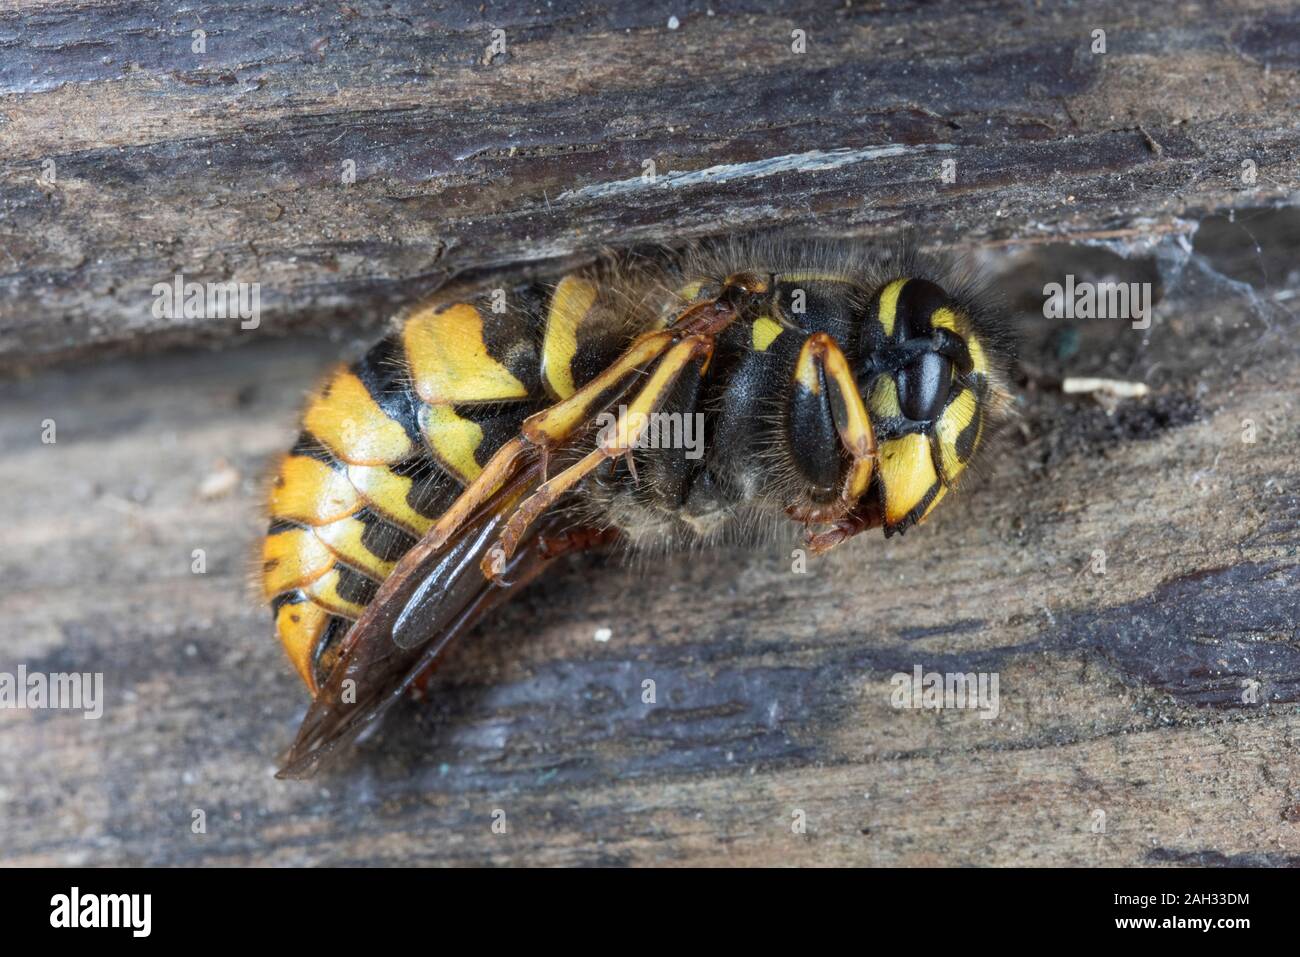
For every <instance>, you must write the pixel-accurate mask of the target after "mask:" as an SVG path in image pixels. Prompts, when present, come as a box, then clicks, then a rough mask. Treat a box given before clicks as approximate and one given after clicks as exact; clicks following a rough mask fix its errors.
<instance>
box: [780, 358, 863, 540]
mask: <svg viewBox="0 0 1300 957" xmlns="http://www.w3.org/2000/svg"><path fill="white" fill-rule="evenodd" d="M790 423H791V426H792V429H795V430H797V431H796V432H795V434H794V435H793V436H792V438H793V439H794V440H795V441H798V440H799V439H800V438H802V439H803V444H805V445H808V446H809V449H808V454H806V455H805V456H804V459H805V461H807V462H809V463H810V464H809V465H807V466H806V468H807V469H808V471H809V473H810V474H809V475H808V477H809V478H810V480H812V481H813V482H814V483H815V484H826V485H829V484H831V482H828V481H827V479H828V478H832V477H833V479H832V481H833V480H835V479H838V467H839V450H838V449H835V448H834V446H833V445H832V444H831V443H830V442H828V441H827V439H828V438H829V436H830V434H831V433H832V432H833V433H835V434H837V435H838V436H839V443H840V445H842V446H843V447H844V449H845V451H847V452H848V454H849V458H850V460H851V464H850V466H849V470H848V473H847V474H846V475H845V476H844V479H843V482H842V484H841V485H840V494H839V499H838V500H837V501H836V502H833V503H827V504H825V505H802V504H800V505H792V506H790V507H789V508H788V509H786V512H787V514H789V515H790V516H791V517H792V518H794V519H795V520H796V521H799V522H803V523H804V524H824V523H833V524H834V526H835V528H834V529H833V530H832V532H833V533H822V534H820V535H814V534H812V533H811V532H809V533H808V535H807V537H806V542H807V544H808V545H809V546H810V547H813V549H814V551H816V552H820V551H827V550H828V549H830V548H833V547H834V546H835V545H837V544H839V542H841V541H844V540H845V539H846V538H850V537H852V536H853V535H855V534H857V533H858V532H859V531H861V530H862V529H863V528H867V527H870V526H869V525H868V524H864V523H865V522H868V521H869V518H866V517H864V513H863V512H862V511H861V510H859V508H858V505H859V500H860V499H861V498H862V496H863V495H864V494H866V491H867V489H868V487H869V486H870V485H871V475H872V472H873V471H874V468H875V463H876V456H877V448H876V433H875V430H874V429H873V428H872V426H871V418H870V417H869V416H868V415H867V407H866V403H865V402H863V401H862V393H861V392H859V391H858V385H857V382H856V381H854V378H853V370H852V369H850V368H849V363H848V360H847V359H846V358H845V356H844V353H843V351H841V349H840V347H839V346H838V345H837V344H836V342H835V340H834V339H833V338H831V337H830V336H829V335H827V334H826V333H824V332H817V333H814V334H813V335H811V336H809V337H808V338H807V339H806V340H805V341H804V344H803V348H802V349H800V350H799V359H798V362H797V363H796V365H795V385H794V389H793V391H792V394H791V399H790ZM814 445H815V446H816V447H815V448H813V446H814ZM830 450H833V456H832V455H831V454H829V453H830ZM818 479H820V482H818ZM814 543H816V544H814Z"/></svg>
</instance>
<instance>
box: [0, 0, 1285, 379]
mask: <svg viewBox="0 0 1300 957" xmlns="http://www.w3.org/2000/svg"><path fill="white" fill-rule="evenodd" d="M713 6H716V9H711V8H712V7H713ZM670 12H671V14H672V15H673V16H674V17H676V19H677V27H676V29H672V28H670V24H669V13H670ZM196 29H203V30H205V31H206V35H205V40H204V42H205V47H204V51H203V52H202V53H195V52H193V47H194V44H195V38H194V36H193V31H194V30H196ZM497 29H500V30H503V31H504V38H505V43H506V50H505V52H504V53H497V54H492V55H489V54H488V48H489V46H490V44H491V43H492V37H493V31H494V30H497ZM795 30H802V31H803V32H804V35H805V38H806V42H807V47H806V52H804V53H802V54H796V53H794V52H793V50H792V43H793V42H794V40H793V38H792V33H793V31H795ZM1095 30H1104V31H1105V34H1106V52H1105V53H1094V52H1092V44H1093V42H1094V41H1093V31H1095ZM1298 66H1300V10H1298V9H1297V8H1296V5H1295V4H1294V3H1292V2H1290V0H1233V2H1216V3H1209V4H1196V3H1153V4H1133V3H1131V2H1129V0H1101V2H1084V3H1071V4H1068V5H1066V4H1060V5H1057V4H1051V3H1045V4H1025V3H1023V2H1020V0H1014V2H1012V0H1008V2H1000V3H999V2H982V3H974V4H972V3H951V4H915V3H890V4H879V3H854V4H847V3H846V4H831V3H815V2H806V0H805V2H773V0H753V2H729V3H725V4H724V3H719V4H716V5H713V4H709V3H706V2H703V0H699V2H681V3H675V4H673V5H672V9H671V11H665V10H663V9H660V8H659V7H658V5H654V4H643V3H639V2H634V0H612V2H604V3H601V2H578V3H569V2H557V3H546V4H539V3H536V2H534V0H512V2H506V3H492V4H490V5H479V4H459V3H432V4H430V3H425V2H417V0H396V2H386V3H382V4H381V3H374V2H365V0H349V2H347V3H324V2H306V3H295V4H291V5H285V4H282V3H274V2H267V0H250V2H247V3H241V4H229V3H226V2H223V0H198V2H195V3H189V4H186V5H185V6H184V8H183V9H182V8H177V7H175V6H174V5H171V4H164V3H155V2H143V3H130V4H121V3H116V2H106V0H81V2H39V3H33V2H28V0H19V2H14V0H0V363H2V364H4V365H9V366H13V365H30V364H33V363H40V362H43V361H49V360H51V359H55V358H60V357H67V356H70V355H77V354H83V353H86V352H89V351H92V350H95V349H98V350H100V352H101V353H102V350H103V349H104V348H105V347H108V346H112V347H115V348H118V349H127V348H130V349H136V350H140V349H156V348H158V347H160V346H162V345H166V344H168V343H177V342H193V341H195V340H204V341H217V340H230V339H235V340H239V339H242V338H248V336H247V333H243V332H241V331H240V329H239V328H238V323H237V322H232V321H228V320H226V321H223V320H212V319H198V320H196V319H189V320H184V319H179V320H167V319H159V318H155V317H154V315H153V314H152V312H151V307H152V305H153V298H152V296H151V289H152V287H153V285H154V283H157V282H160V281H161V282H170V281H172V279H173V277H174V276H175V275H177V274H181V275H183V277H184V278H185V280H187V281H196V282H208V281H235V282H248V283H253V282H256V283H260V284H261V303H262V310H263V312H262V317H261V319H262V323H263V327H262V332H263V333H265V332H271V333H281V334H285V333H289V332H292V331H295V330H303V329H306V328H309V327H310V328H314V329H318V330H319V329H329V330H331V331H338V330H344V331H356V330H358V329H363V328H364V329H369V330H373V329H374V328H375V326H376V324H377V323H378V322H379V321H380V320H381V319H382V317H383V316H385V315H386V314H387V313H388V312H389V311H391V309H392V308H393V307H394V306H395V305H396V304H398V303H401V302H405V301H408V300H409V299H410V298H412V297H413V296H415V295H417V294H419V293H421V292H423V291H425V290H427V289H429V288H431V287H433V286H436V285H437V284H439V283H440V282H442V281H443V280H445V279H446V278H447V276H448V275H450V274H454V273H460V272H462V271H464V270H472V269H477V268H486V267H492V266H501V265H504V264H517V263H527V262H535V261H538V260H542V259H547V258H551V257H558V256H569V255H582V254H585V253H589V252H590V251H591V250H593V249H595V248H598V247H600V246H602V245H604V244H613V245H627V244H629V243H636V242H660V241H681V240H684V239H687V238H691V237H695V236H701V235H706V234H712V233H715V232H718V231H720V230H723V229H729V228H730V229H739V228H760V227H762V228H767V227H775V226H792V227H795V228H797V229H800V230H805V229H808V228H809V227H810V226H811V227H815V228H817V229H819V230H822V231H835V232H856V233H866V234H871V235H879V234H881V233H882V232H885V231H897V230H900V229H904V228H907V227H912V228H915V229H916V230H917V231H918V233H919V235H921V236H922V237H923V238H924V239H925V240H926V241H927V242H930V243H937V244H951V243H959V244H966V243H970V242H973V241H982V242H988V243H995V242H999V241H1003V240H1006V239H1008V238H1017V237H1019V238H1037V239H1042V238H1047V237H1075V238H1079V237H1087V236H1091V235H1095V234H1096V233H1098V232H1109V231H1112V230H1125V229H1128V228H1131V227H1132V226H1133V224H1134V222H1139V221H1141V222H1146V221H1149V220H1151V219H1155V220H1157V221H1166V220H1168V219H1169V218H1171V217H1179V216H1184V215H1186V214H1188V212H1189V211H1191V212H1192V213H1193V214H1195V215H1200V214H1202V213H1203V212H1204V211H1207V210H1208V211H1212V210H1215V209H1218V208H1221V207H1224V206H1226V205H1229V204H1237V203H1239V202H1240V201H1242V199H1243V197H1242V196H1241V195H1240V194H1243V193H1249V194H1250V200H1249V201H1251V202H1254V203H1256V204H1262V203H1266V202H1271V201H1274V200H1276V199H1281V198H1285V197H1287V196H1288V195H1290V194H1291V193H1292V192H1293V191H1294V189H1295V183H1296V182H1297V179H1298V178H1300V177H1298V176H1297V171H1298V170H1300V128H1298V127H1297V124H1296V122H1295V117H1296V104H1297V99H1298V96H1300V87H1298V85H1297V73H1296V71H1297V67H1298ZM945 159H952V160H954V161H955V162H956V168H955V173H956V178H955V181H953V182H951V183H947V182H944V181H943V180H942V178H941V173H942V162H943V161H944V160H945ZM1248 160H1249V161H1251V162H1253V163H1254V164H1255V169H1256V171H1257V177H1258V178H1257V181H1256V182H1254V183H1253V184H1249V183H1246V182H1244V181H1243V178H1242V174H1243V169H1242V164H1243V163H1244V162H1246V161H1248ZM348 161H352V162H354V163H355V167H356V182H355V183H352V184H350V185H349V184H345V183H344V182H343V172H344V164H345V163H346V162H348ZM648 161H653V163H654V167H655V171H656V173H657V177H656V179H655V180H654V181H653V182H647V181H644V180H643V179H642V174H643V172H645V165H644V164H645V163H647V162H648Z"/></svg>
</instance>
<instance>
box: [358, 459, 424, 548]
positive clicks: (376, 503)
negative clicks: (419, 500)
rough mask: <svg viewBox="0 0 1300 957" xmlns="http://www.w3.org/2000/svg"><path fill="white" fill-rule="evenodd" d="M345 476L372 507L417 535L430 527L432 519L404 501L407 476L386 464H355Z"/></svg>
mask: <svg viewBox="0 0 1300 957" xmlns="http://www.w3.org/2000/svg"><path fill="white" fill-rule="evenodd" d="M348 479H349V480H350V481H351V482H352V484H353V485H354V486H355V487H356V490H357V491H358V492H360V493H361V494H362V495H363V496H364V497H365V499H366V501H368V502H369V503H370V505H371V507H373V508H374V509H375V511H377V512H379V513H380V514H381V515H383V516H384V518H386V519H388V520H389V521H390V522H392V523H393V524H394V525H400V526H401V527H402V528H404V529H406V530H407V531H408V532H411V533H412V534H414V535H415V537H416V538H422V537H423V536H424V533H425V532H427V531H428V530H429V529H430V528H432V527H433V519H431V518H425V517H424V516H423V515H421V514H420V513H419V512H417V511H416V510H415V509H413V508H411V506H409V505H407V504H406V497H407V496H408V495H409V494H410V493H411V485H412V482H411V480H410V479H409V478H406V477H405V476H403V475H397V474H395V473H394V472H393V471H391V470H390V469H386V468H367V467H364V466H357V465H354V466H351V467H349V468H348Z"/></svg>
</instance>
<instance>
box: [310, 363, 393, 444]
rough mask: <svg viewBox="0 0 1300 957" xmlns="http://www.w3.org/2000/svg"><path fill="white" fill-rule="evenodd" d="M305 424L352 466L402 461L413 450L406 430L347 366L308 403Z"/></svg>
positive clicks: (313, 433)
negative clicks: (389, 414) (388, 413)
mask: <svg viewBox="0 0 1300 957" xmlns="http://www.w3.org/2000/svg"><path fill="white" fill-rule="evenodd" d="M303 425H304V427H305V428H306V429H307V431H308V432H310V433H311V434H312V435H314V436H315V437H316V438H317V439H318V440H319V441H320V442H321V443H323V444H324V445H325V446H326V447H327V448H328V449H329V450H330V451H331V452H333V453H334V456H335V457H336V458H338V459H341V460H342V461H344V462H347V463H349V464H351V465H385V464H388V463H392V462H400V461H402V460H403V459H405V458H407V457H408V456H410V454H411V452H412V451H414V446H413V444H412V442H411V439H410V436H408V435H407V434H406V429H404V428H403V427H402V425H401V423H400V422H395V421H394V420H393V419H391V418H389V417H388V415H387V414H386V413H385V412H384V410H383V409H381V408H380V407H379V404H378V403H377V402H375V400H374V398H373V397H372V396H371V395H370V391H369V390H368V389H367V388H366V387H365V384H364V383H363V382H362V381H361V380H360V379H359V378H357V376H356V374H355V373H353V372H350V371H348V370H347V369H342V370H340V371H339V372H337V373H335V375H334V377H333V378H332V379H330V381H329V382H328V383H327V384H326V385H325V388H324V389H322V390H321V392H320V393H319V394H318V395H317V396H316V398H315V399H313V400H312V402H311V404H310V405H308V406H307V413H306V415H305V416H304V417H303Z"/></svg>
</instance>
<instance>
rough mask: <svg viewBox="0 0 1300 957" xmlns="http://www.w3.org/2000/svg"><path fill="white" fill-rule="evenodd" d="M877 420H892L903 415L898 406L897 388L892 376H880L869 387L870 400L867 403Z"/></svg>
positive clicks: (900, 407) (901, 409) (901, 408)
mask: <svg viewBox="0 0 1300 957" xmlns="http://www.w3.org/2000/svg"><path fill="white" fill-rule="evenodd" d="M867 404H868V405H870V406H871V412H872V414H874V415H875V417H876V418H878V419H893V418H897V417H898V416H900V415H902V414H903V407H902V406H900V405H899V404H898V386H897V385H896V384H895V383H894V379H893V376H887V375H882V376H880V377H879V378H877V379H876V381H875V382H874V383H872V385H871V398H870V399H869V400H868V402H867Z"/></svg>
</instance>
